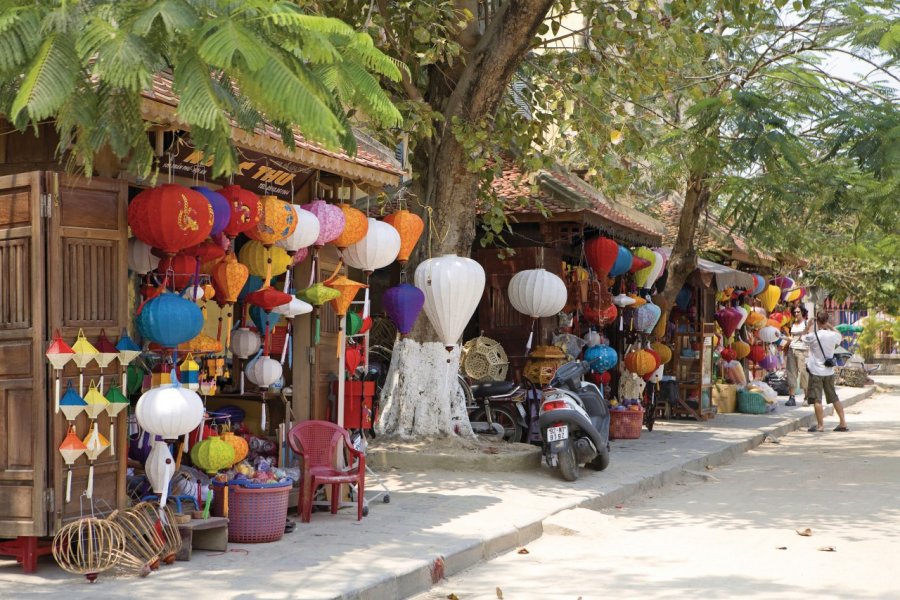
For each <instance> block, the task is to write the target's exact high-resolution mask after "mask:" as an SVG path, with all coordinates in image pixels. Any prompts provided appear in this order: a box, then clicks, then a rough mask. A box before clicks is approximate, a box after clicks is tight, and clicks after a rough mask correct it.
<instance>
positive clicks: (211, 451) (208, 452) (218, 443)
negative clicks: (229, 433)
mask: <svg viewBox="0 0 900 600" xmlns="http://www.w3.org/2000/svg"><path fill="white" fill-rule="evenodd" d="M191 461H192V462H193V463H194V466H196V467H200V468H201V469H203V470H204V471H206V472H207V473H209V474H210V475H212V474H214V473H216V472H218V471H221V470H222V469H227V468H228V467H230V466H231V465H233V464H234V448H233V447H232V446H231V444H228V443H226V442H225V441H224V440H223V439H222V438H221V437H220V436H217V435H214V436H210V437H208V438H206V439H205V440H203V441H202V442H199V443H197V444H194V447H193V448H191Z"/></svg>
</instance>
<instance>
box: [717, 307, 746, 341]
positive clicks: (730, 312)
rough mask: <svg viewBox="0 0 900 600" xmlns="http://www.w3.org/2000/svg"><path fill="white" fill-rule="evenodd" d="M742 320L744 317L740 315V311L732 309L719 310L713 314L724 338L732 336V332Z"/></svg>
mask: <svg viewBox="0 0 900 600" xmlns="http://www.w3.org/2000/svg"><path fill="white" fill-rule="evenodd" d="M743 318H744V315H743V314H741V311H739V310H738V309H736V308H732V307H728V308H720V309H719V310H717V311H716V314H715V319H716V323H718V324H719V327H721V328H722V333H724V334H725V337H731V336H732V335H734V330H735V329H737V327H738V325H740V323H741V319H743Z"/></svg>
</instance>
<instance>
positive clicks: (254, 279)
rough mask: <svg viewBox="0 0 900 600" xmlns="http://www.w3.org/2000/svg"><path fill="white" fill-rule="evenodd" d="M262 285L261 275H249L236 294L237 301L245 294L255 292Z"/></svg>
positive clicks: (240, 300)
mask: <svg viewBox="0 0 900 600" xmlns="http://www.w3.org/2000/svg"><path fill="white" fill-rule="evenodd" d="M262 285H263V279H262V277H258V276H256V275H251V276H249V277H248V278H247V283H245V284H244V287H243V288H241V292H240V293H239V294H238V302H243V301H244V298H245V297H246V296H247V294H250V293H252V292H255V291H256V290H258V289H259V288H261V287H262Z"/></svg>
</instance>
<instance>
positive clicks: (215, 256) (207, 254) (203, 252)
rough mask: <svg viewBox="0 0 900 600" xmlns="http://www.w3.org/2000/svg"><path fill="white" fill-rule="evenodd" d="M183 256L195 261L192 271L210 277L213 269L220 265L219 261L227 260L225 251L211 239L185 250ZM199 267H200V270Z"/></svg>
mask: <svg viewBox="0 0 900 600" xmlns="http://www.w3.org/2000/svg"><path fill="white" fill-rule="evenodd" d="M182 254H184V255H185V256H189V257H190V258H192V259H194V262H195V263H196V264H195V267H194V269H192V271H199V272H200V273H203V274H205V275H210V274H212V270H213V268H215V266H216V265H217V264H219V261H220V260H222V259H223V258H225V249H224V248H222V246H220V245H219V244H217V243H216V242H215V241H213V240H211V239H209V240H204V241H203V243H201V244H198V245H196V246H191V247H190V248H187V249H185V250H184V252H182ZM197 267H199V269H198V268H197ZM176 287H177V284H176Z"/></svg>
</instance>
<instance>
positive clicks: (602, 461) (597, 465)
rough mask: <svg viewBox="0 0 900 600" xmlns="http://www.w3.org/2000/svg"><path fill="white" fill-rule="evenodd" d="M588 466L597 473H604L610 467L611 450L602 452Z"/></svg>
mask: <svg viewBox="0 0 900 600" xmlns="http://www.w3.org/2000/svg"><path fill="white" fill-rule="evenodd" d="M588 466H589V467H590V468H592V469H594V470H595V471H603V470H605V469H606V467H608V466H609V450H602V451H601V452H600V454H598V455H597V457H596V458H594V460H592V461H591V462H590V463H588Z"/></svg>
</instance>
